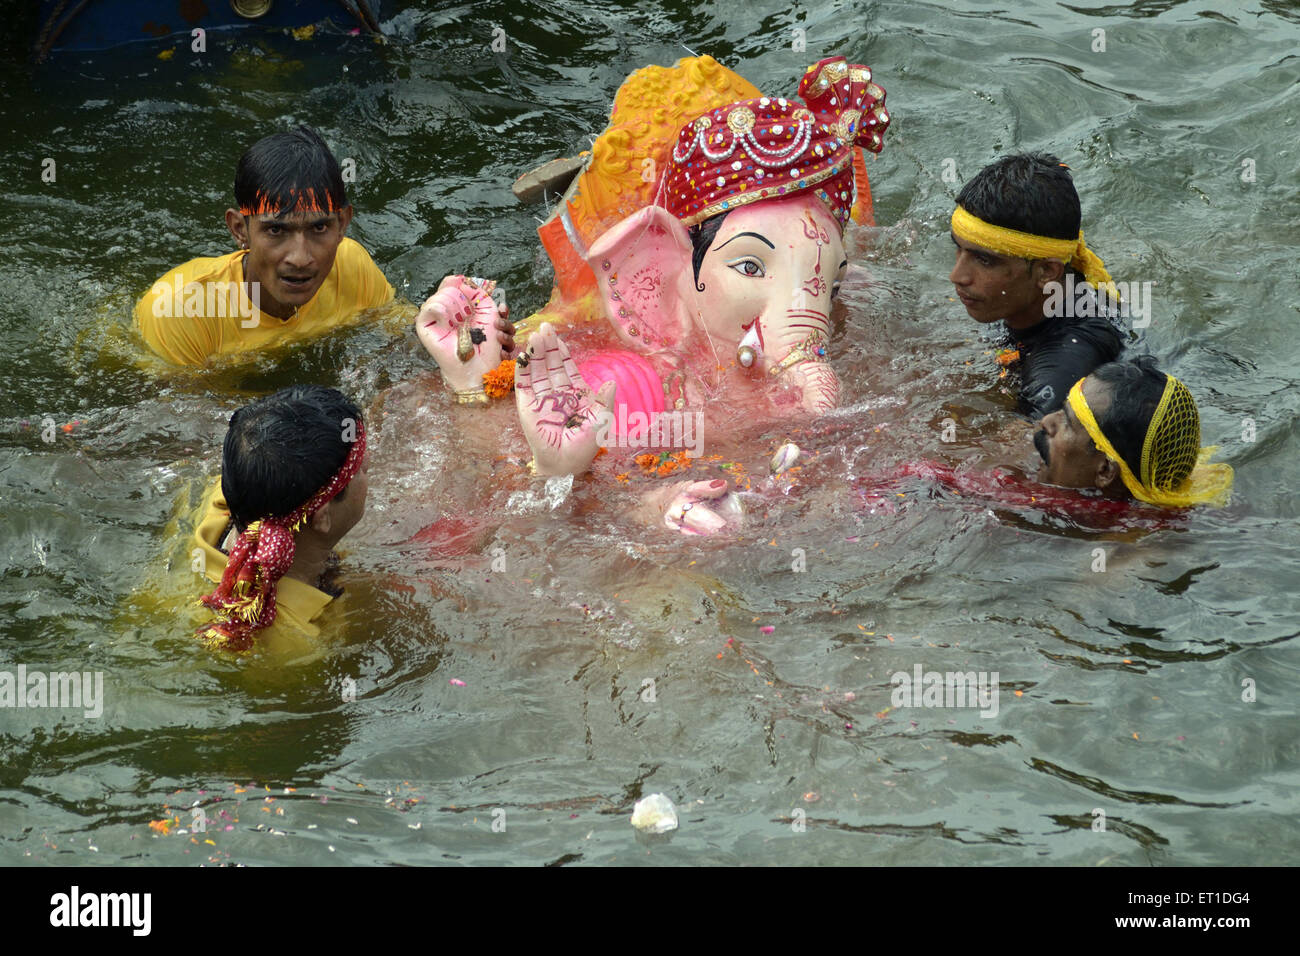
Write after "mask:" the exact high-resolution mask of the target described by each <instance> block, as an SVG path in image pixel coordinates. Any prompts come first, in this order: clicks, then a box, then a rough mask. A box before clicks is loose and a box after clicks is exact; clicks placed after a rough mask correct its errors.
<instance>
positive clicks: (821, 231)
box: [696, 192, 848, 409]
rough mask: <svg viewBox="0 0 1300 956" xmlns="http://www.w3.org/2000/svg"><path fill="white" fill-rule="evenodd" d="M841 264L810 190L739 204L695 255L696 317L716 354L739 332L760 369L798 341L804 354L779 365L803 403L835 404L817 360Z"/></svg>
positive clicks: (737, 340)
mask: <svg viewBox="0 0 1300 956" xmlns="http://www.w3.org/2000/svg"><path fill="white" fill-rule="evenodd" d="M847 268H848V260H847V259H846V258H845V255H844V243H843V240H842V239H841V238H840V228H839V224H838V223H836V221H835V219H834V217H832V216H831V214H830V212H829V211H828V210H827V208H826V206H825V204H824V203H822V201H821V200H819V199H818V198H817V197H816V196H815V195H812V194H811V193H807V192H805V193H802V194H800V195H798V196H795V197H793V198H790V199H782V200H765V201H763V202H756V203H752V204H750V205H747V206H741V207H740V208H739V209H737V210H735V211H733V212H731V213H730V214H728V215H727V217H726V218H725V219H724V220H723V222H722V225H721V227H720V228H719V229H718V232H717V235H716V236H715V237H714V239H713V243H712V244H711V245H710V246H709V249H708V251H707V252H705V254H704V259H703V261H702V262H701V263H700V275H699V282H698V284H697V286H696V290H697V293H698V303H699V309H698V320H699V322H700V323H701V324H702V326H703V329H704V331H705V333H706V334H707V335H708V337H709V339H710V340H711V342H712V344H713V348H714V350H715V352H716V354H717V355H718V356H719V357H725V358H730V357H731V356H734V355H735V354H736V350H737V347H738V346H739V345H740V344H741V342H742V340H744V341H745V342H746V344H750V345H751V346H755V345H756V349H755V350H756V352H757V354H758V355H759V360H758V362H757V363H756V366H757V368H758V369H759V370H760V371H767V370H770V369H771V368H773V367H775V366H778V365H780V364H781V363H782V361H783V360H785V359H786V357H787V356H789V355H790V352H791V350H792V349H795V348H800V349H801V354H806V355H808V356H810V357H811V361H807V362H800V363H798V364H795V365H792V366H791V367H790V369H789V371H788V372H787V373H786V374H788V375H789V376H790V380H791V381H792V382H794V383H795V384H798V385H800V386H802V387H803V388H804V392H805V395H804V404H805V405H807V406H809V407H810V408H818V409H825V408H830V407H833V406H834V405H835V399H836V395H837V392H838V382H837V381H836V380H835V375H834V373H833V372H832V371H831V369H830V366H829V365H826V364H825V362H824V356H825V349H826V346H827V344H828V342H829V341H830V331H831V304H832V302H833V300H834V299H835V298H836V296H837V295H838V294H839V286H840V283H841V282H842V281H843V279H844V272H845V270H846V269H847Z"/></svg>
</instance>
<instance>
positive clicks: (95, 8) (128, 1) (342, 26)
mask: <svg viewBox="0 0 1300 956" xmlns="http://www.w3.org/2000/svg"><path fill="white" fill-rule="evenodd" d="M364 5H365V6H366V7H368V8H369V10H370V12H371V13H372V14H373V15H374V17H375V18H376V20H377V19H378V17H379V13H380V10H379V8H380V6H381V4H380V0H366V2H365V4H364ZM40 6H41V15H40V35H39V36H38V37H37V38H36V43H37V45H38V47H39V46H40V45H42V43H45V45H47V46H49V49H50V50H51V51H52V52H58V51H60V50H75V51H82V52H88V51H93V50H107V49H110V48H112V47H116V46H122V45H123V44H127V43H136V42H143V41H152V40H158V39H161V38H165V37H172V36H181V35H183V36H189V35H190V31H191V30H193V29H194V28H195V27H202V28H203V29H205V30H236V29H253V30H259V29H260V30H266V29H272V30H284V29H285V28H297V27H303V26H307V25H309V24H320V23H323V22H325V21H329V22H330V23H331V24H332V25H333V26H334V27H335V28H337V29H339V30H341V31H348V30H352V29H357V28H359V29H360V30H361V32H363V33H369V32H370V31H369V29H368V28H367V26H366V24H365V23H364V22H363V20H362V18H360V17H358V16H357V14H356V13H355V12H353V11H355V10H357V7H358V5H357V2H356V0H272V3H271V9H270V10H268V11H267V13H266V14H265V15H264V16H262V17H259V18H257V19H253V20H250V19H246V18H244V17H241V16H240V15H239V14H237V13H236V12H235V10H234V6H233V4H232V3H231V0H41V5H40ZM60 27H61V28H60ZM56 30H57V31H58V35H57V37H56V38H55V39H54V42H53V44H52V45H50V44H48V42H47V41H48V37H49V36H50V34H51V33H53V32H54V31H56Z"/></svg>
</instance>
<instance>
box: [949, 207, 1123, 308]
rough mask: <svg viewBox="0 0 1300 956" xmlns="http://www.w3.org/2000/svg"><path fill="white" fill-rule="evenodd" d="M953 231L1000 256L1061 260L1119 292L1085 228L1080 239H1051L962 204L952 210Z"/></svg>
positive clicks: (1098, 283)
mask: <svg viewBox="0 0 1300 956" xmlns="http://www.w3.org/2000/svg"><path fill="white" fill-rule="evenodd" d="M952 234H953V235H954V236H956V237H957V238H958V239H964V240H966V241H967V242H971V243H974V244H975V245H977V246H980V247H981V248H984V249H987V250H989V251H990V252H996V253H997V254H998V255H1003V256H1013V257H1015V258H1017V259H1060V260H1061V261H1062V262H1064V263H1065V264H1066V265H1067V266H1068V265H1073V266H1074V267H1075V268H1076V269H1078V270H1079V271H1080V272H1082V273H1083V277H1084V278H1085V279H1087V280H1088V281H1089V282H1091V283H1092V284H1093V285H1094V286H1096V287H1097V288H1098V289H1102V288H1105V289H1108V290H1109V291H1110V292H1111V294H1112V295H1114V294H1115V283H1114V282H1112V281H1111V278H1110V273H1109V272H1107V271H1106V265H1105V263H1103V262H1102V261H1101V259H1100V258H1098V257H1097V254H1096V253H1094V252H1093V251H1092V250H1091V249H1089V248H1088V246H1087V245H1086V244H1085V243H1084V241H1083V230H1082V229H1080V230H1079V238H1078V239H1049V238H1048V237H1046V236H1035V235H1034V234H1033V233H1029V232H1020V231H1019V230H1017V229H1008V228H1007V227H1006V226H995V225H993V223H991V222H985V221H984V220H983V219H981V218H979V217H978V216H976V215H975V214H974V213H971V212H969V211H967V210H966V208H965V207H964V206H958V207H957V208H956V209H954V210H953V213H952Z"/></svg>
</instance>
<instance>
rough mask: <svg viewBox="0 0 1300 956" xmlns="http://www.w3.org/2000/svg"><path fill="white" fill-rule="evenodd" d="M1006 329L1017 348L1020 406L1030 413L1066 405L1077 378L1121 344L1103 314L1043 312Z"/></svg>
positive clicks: (1113, 356) (1039, 414)
mask: <svg viewBox="0 0 1300 956" xmlns="http://www.w3.org/2000/svg"><path fill="white" fill-rule="evenodd" d="M1007 332H1008V335H1009V336H1010V339H1011V341H1012V342H1013V343H1014V345H1015V347H1016V348H1017V349H1019V351H1020V362H1019V363H1018V370H1019V372H1020V408H1021V410H1022V411H1024V412H1025V413H1027V414H1029V415H1032V416H1033V417H1034V418H1042V417H1043V416H1044V415H1046V414H1047V413H1048V412H1054V411H1056V410H1057V409H1058V408H1060V407H1061V406H1062V405H1064V404H1065V398H1066V396H1067V395H1068V394H1069V392H1070V387H1071V386H1072V385H1074V383H1075V382H1077V381H1078V380H1079V379H1081V378H1084V377H1085V376H1087V375H1089V374H1091V373H1092V372H1093V370H1095V369H1096V368H1097V367H1098V366H1100V365H1105V364H1106V363H1107V362H1113V361H1115V360H1116V359H1117V358H1119V355H1120V352H1122V351H1123V350H1124V341H1123V339H1122V338H1121V335H1120V331H1119V329H1117V328H1116V327H1115V325H1114V324H1113V323H1112V321H1111V320H1110V319H1109V318H1107V317H1106V316H1088V317H1077V316H1060V317H1054V318H1046V319H1044V320H1043V321H1042V322H1040V323H1039V324H1038V325H1035V326H1034V327H1033V328H1029V329H1021V330H1019V331H1016V330H1012V329H1008V330H1007Z"/></svg>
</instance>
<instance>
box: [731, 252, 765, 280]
mask: <svg viewBox="0 0 1300 956" xmlns="http://www.w3.org/2000/svg"><path fill="white" fill-rule="evenodd" d="M727 266H728V267H729V268H732V269H735V270H736V271H737V272H739V273H740V274H741V275H742V276H749V277H750V278H751V279H757V278H761V277H762V276H765V275H767V273H766V272H764V271H763V263H762V261H760V260H758V259H755V258H754V257H753V256H746V257H745V258H744V259H737V260H736V261H735V262H728V263H727Z"/></svg>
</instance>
